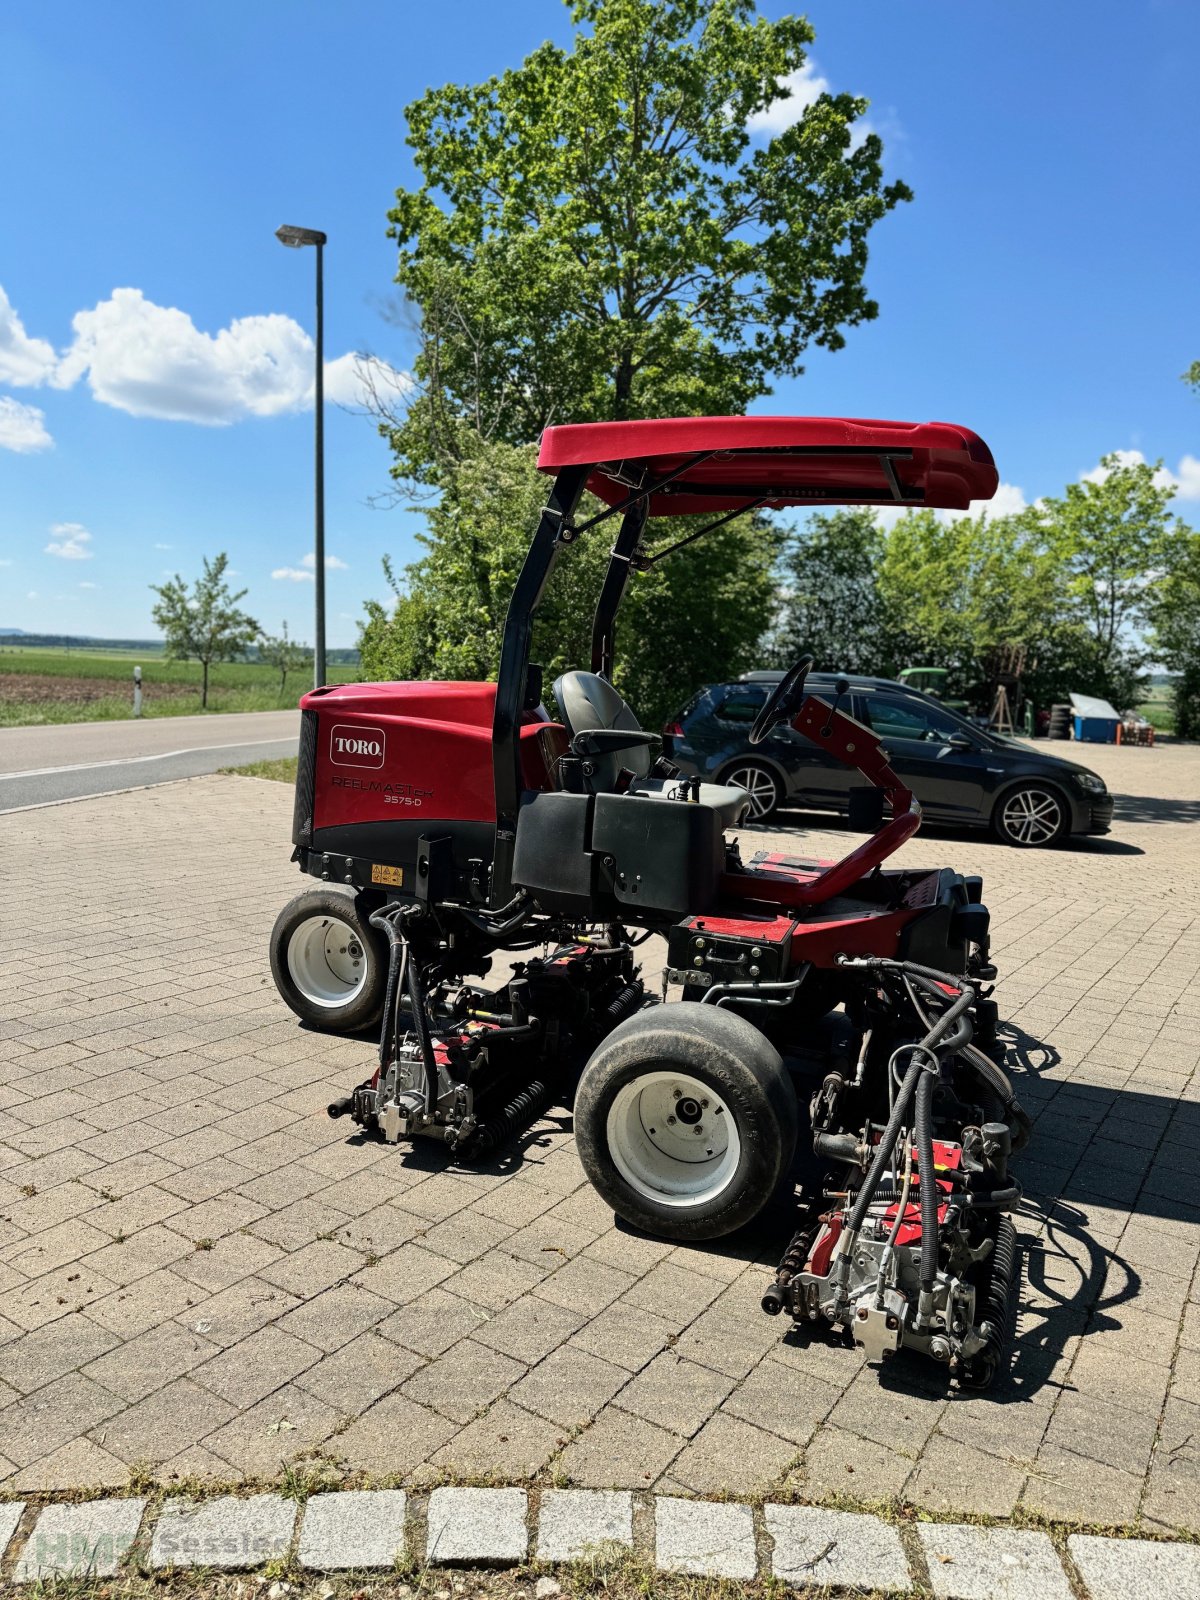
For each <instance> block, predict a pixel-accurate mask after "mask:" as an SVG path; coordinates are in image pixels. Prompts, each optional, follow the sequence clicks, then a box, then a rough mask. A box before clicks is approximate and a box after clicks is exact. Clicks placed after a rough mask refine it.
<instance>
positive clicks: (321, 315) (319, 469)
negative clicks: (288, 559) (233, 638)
mask: <svg viewBox="0 0 1200 1600" xmlns="http://www.w3.org/2000/svg"><path fill="white" fill-rule="evenodd" d="M275 237H276V238H277V239H278V240H279V242H280V244H286V245H287V246H288V248H289V249H291V250H301V249H303V247H304V246H305V245H306V244H315V245H316V247H317V328H316V345H317V371H316V392H315V394H314V396H313V409H314V413H315V416H316V429H315V434H314V445H315V451H316V464H315V469H314V475H315V483H316V528H315V535H314V540H313V546H314V548H313V560H314V561H315V562H316V566H315V569H314V571H313V578H314V580H315V585H314V586H315V588H316V604H317V625H316V643H315V644H314V646H313V687H314V688H317V689H320V688H321V687H322V686H323V685H324V682H325V235H324V234H323V233H321V232H320V231H319V230H318V229H316V228H293V227H292V226H291V225H290V224H289V223H286V222H285V223H284V225H283V227H282V228H276V230H275Z"/></svg>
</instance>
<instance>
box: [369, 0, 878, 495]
mask: <svg viewBox="0 0 1200 1600" xmlns="http://www.w3.org/2000/svg"><path fill="white" fill-rule="evenodd" d="M570 11H571V16H572V20H573V22H574V23H575V26H576V33H575V37H574V40H573V43H572V46H571V48H570V49H567V50H564V49H561V48H559V47H558V46H557V45H554V44H549V43H547V44H544V45H542V46H540V47H539V48H538V49H537V50H535V51H534V52H533V53H532V54H531V55H530V56H528V57H527V58H526V60H525V61H524V62H523V63H522V65H521V66H520V67H517V68H514V69H512V70H509V71H506V72H504V73H502V74H501V75H499V76H498V77H492V78H489V79H487V80H486V81H485V82H483V83H479V84H469V85H456V84H451V85H447V86H446V87H444V88H439V89H431V90H429V91H428V92H427V93H426V94H425V95H423V96H422V97H421V98H420V99H419V100H417V101H415V102H414V103H413V104H412V105H410V106H409V107H408V108H407V113H406V114H407V117H408V123H409V138H408V143H409V145H410V147H411V148H412V151H413V159H414V162H415V165H416V167H417V170H418V172H419V173H420V176H421V181H420V183H419V185H418V186H417V187H415V188H413V189H401V190H398V191H397V197H396V204H395V206H394V208H393V209H392V211H391V212H390V214H389V216H390V221H391V233H392V235H393V237H395V238H396V240H397V241H398V243H399V247H400V249H399V262H398V270H397V282H398V283H399V284H400V285H401V286H402V288H403V290H404V291H405V293H406V295H407V296H408V298H409V300H410V302H411V303H412V304H413V305H414V306H415V308H416V309H417V311H418V312H419V314H420V316H421V319H422V346H421V351H420V355H419V357H418V360H417V362H416V364H415V370H416V377H417V380H418V382H417V386H416V388H415V389H414V390H413V391H412V392H411V393H410V395H409V396H408V397H407V403H406V404H405V405H404V406H403V407H402V409H401V411H400V412H399V414H394V415H391V416H387V415H385V416H384V417H383V419H382V421H383V426H384V430H385V431H386V432H387V433H388V435H389V436H390V438H391V442H392V445H393V448H394V450H395V453H396V460H395V464H394V467H393V471H394V473H395V475H396V476H397V477H398V478H402V479H407V480H417V481H420V482H424V483H437V482H438V481H439V480H440V476H441V475H442V474H443V472H444V471H445V464H446V463H447V462H448V461H453V460H456V459H457V458H458V456H459V455H460V453H461V439H462V432H461V430H462V429H463V427H464V426H466V427H467V428H468V429H469V430H470V431H471V432H473V433H475V434H476V435H478V436H479V437H482V438H484V439H499V440H505V441H507V442H510V443H518V444H519V443H527V442H530V441H532V440H534V439H536V438H537V436H538V434H539V433H540V431H541V429H542V428H543V427H544V426H545V425H546V424H547V423H548V422H551V421H558V422H563V421H572V422H583V421H591V420H606V419H613V418H622V417H636V416H653V415H656V414H658V415H688V414H693V415H695V414H702V413H704V412H710V413H724V412H741V411H743V410H744V409H745V408H746V406H747V405H748V403H749V402H750V401H751V400H753V399H754V398H756V397H757V396H760V395H763V394H767V393H769V392H770V382H771V378H772V376H773V375H774V374H777V373H785V374H796V373H798V372H801V371H802V370H803V366H802V358H803V356H804V353H805V351H806V350H807V349H808V347H809V346H810V345H813V344H816V345H820V346H824V347H826V348H828V349H837V348H839V347H840V346H841V345H842V344H843V343H844V339H845V335H844V332H843V330H844V329H845V328H848V327H852V326H854V325H855V324H857V323H860V322H863V321H866V320H869V319H870V318H872V317H874V316H875V315H876V314H877V307H876V304H875V302H874V301H873V300H872V299H871V298H870V296H869V295H868V293H867V290H866V287H865V284H864V274H865V270H866V265H867V238H868V234H869V232H870V230H871V228H872V227H873V226H874V224H875V223H876V222H878V221H879V220H880V218H882V217H883V216H884V215H885V214H886V212H888V211H889V210H890V209H891V208H892V207H894V206H895V205H897V204H898V203H899V202H900V201H902V200H906V199H908V198H910V192H909V190H908V188H907V186H906V185H905V184H903V183H900V182H895V183H888V184H885V183H884V181H883V171H882V145H881V142H880V139H879V137H878V135H877V134H875V133H870V132H866V133H862V132H861V130H856V128H855V123H856V122H857V121H858V119H859V118H861V117H862V115H863V113H864V111H865V110H866V105H867V102H866V101H865V100H862V99H860V98H858V97H856V96H853V95H849V94H841V95H831V94H827V93H825V94H821V95H819V96H817V97H816V99H815V100H814V101H813V103H811V104H809V105H807V106H806V107H805V108H804V109H803V111H802V112H801V113H800V114H799V115H798V116H797V117H796V119H795V120H794V121H793V122H791V124H790V125H789V126H787V127H786V128H784V129H783V130H782V131H781V132H778V133H776V134H775V135H774V136H773V137H766V136H763V137H761V138H758V129H756V127H755V126H753V125H752V119H753V118H755V116H756V115H758V114H760V113H764V112H767V111H769V109H770V108H771V107H772V106H773V105H775V104H776V102H778V101H780V100H784V99H786V98H787V97H788V95H789V94H790V93H791V90H790V88H789V86H788V84H787V83H786V82H785V81H784V80H786V79H788V78H789V76H791V75H799V74H800V73H801V69H802V68H803V66H804V63H805V61H806V54H805V48H806V46H807V45H808V44H809V43H810V41H811V39H812V37H813V33H812V29H811V27H810V26H809V24H808V22H807V21H806V20H805V19H804V18H803V17H799V16H785V17H783V18H781V19H779V20H778V21H774V22H772V21H768V20H767V19H765V18H760V17H758V16H756V14H755V10H754V4H753V0H570ZM793 81H795V82H799V81H800V79H799V76H797V77H796V78H794V79H793ZM756 139H757V142H756Z"/></svg>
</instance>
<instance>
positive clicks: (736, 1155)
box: [607, 1072, 742, 1209]
mask: <svg viewBox="0 0 1200 1600" xmlns="http://www.w3.org/2000/svg"><path fill="white" fill-rule="evenodd" d="M607 1134H608V1150H609V1154H610V1155H611V1156H612V1159H613V1165H614V1166H615V1167H616V1169H617V1171H618V1172H619V1173H620V1174H621V1176H622V1177H623V1178H624V1179H625V1182H626V1183H627V1184H628V1185H629V1186H630V1188H631V1189H633V1190H634V1191H635V1192H636V1193H637V1194H639V1195H641V1197H642V1198H643V1199H644V1200H654V1201H656V1202H657V1203H658V1204H659V1205H664V1206H673V1207H676V1208H680V1209H682V1208H684V1207H688V1206H700V1205H704V1204H705V1203H706V1202H708V1201H710V1200H715V1199H716V1198H717V1196H718V1195H719V1194H721V1193H722V1191H723V1190H724V1189H726V1188H728V1186H729V1184H730V1183H731V1182H732V1181H733V1176H734V1174H735V1173H736V1172H737V1169H738V1162H739V1161H740V1160H741V1154H742V1141H741V1139H740V1138H739V1137H738V1130H737V1124H736V1122H735V1121H734V1119H733V1116H732V1115H731V1113H730V1110H729V1107H728V1106H727V1105H726V1104H725V1102H724V1101H723V1100H722V1099H721V1098H720V1096H719V1095H716V1094H714V1093H713V1091H712V1089H711V1088H709V1086H708V1084H706V1083H701V1082H700V1080H699V1079H698V1078H693V1077H690V1076H689V1075H688V1074H687V1073H686V1072H644V1073H643V1074H642V1075H641V1077H639V1078H635V1079H634V1080H633V1081H632V1082H631V1083H627V1084H626V1085H625V1087H624V1088H623V1089H621V1090H620V1091H619V1093H618V1094H617V1096H616V1098H615V1099H614V1101H613V1103H612V1106H611V1107H610V1109H609V1113H608V1125H607Z"/></svg>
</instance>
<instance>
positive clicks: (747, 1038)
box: [575, 1003, 798, 1241]
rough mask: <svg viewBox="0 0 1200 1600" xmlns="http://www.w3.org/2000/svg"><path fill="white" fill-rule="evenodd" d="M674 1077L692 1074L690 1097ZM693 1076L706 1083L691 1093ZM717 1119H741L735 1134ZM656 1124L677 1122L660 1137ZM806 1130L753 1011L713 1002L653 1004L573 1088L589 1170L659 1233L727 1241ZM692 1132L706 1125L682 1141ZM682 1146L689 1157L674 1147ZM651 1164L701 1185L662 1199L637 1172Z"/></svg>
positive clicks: (766, 1196)
mask: <svg viewBox="0 0 1200 1600" xmlns="http://www.w3.org/2000/svg"><path fill="white" fill-rule="evenodd" d="M674 1075H679V1077H680V1078H681V1079H683V1080H685V1084H684V1088H683V1093H682V1095H680V1094H679V1093H677V1089H678V1087H679V1086H677V1085H672V1084H671V1083H670V1078H671V1077H672V1076H674ZM687 1080H690V1084H691V1086H692V1087H696V1086H699V1088H698V1089H697V1092H696V1094H695V1096H694V1097H693V1095H691V1094H689V1093H687V1092H686V1090H687V1082H686V1081H687ZM704 1088H707V1089H708V1090H709V1091H711V1095H710V1096H705V1095H703V1094H702V1090H703V1089H704ZM672 1097H674V1098H672ZM656 1100H660V1101H661V1102H662V1103H663V1104H664V1105H674V1106H676V1107H678V1108H680V1109H679V1116H678V1120H677V1119H676V1118H675V1117H674V1116H668V1117H666V1118H665V1119H659V1118H658V1117H657V1116H656V1112H655V1110H654V1109H653V1102H654V1101H656ZM647 1107H650V1108H651V1109H649V1110H647V1109H646V1108H647ZM691 1107H695V1108H696V1116H695V1119H694V1120H692V1117H691V1111H690V1109H689V1108H691ZM717 1107H720V1108H721V1109H720V1110H719V1111H718V1110H717V1109H716V1108H717ZM705 1108H707V1109H705ZM685 1113H686V1114H685ZM720 1116H725V1117H726V1118H731V1119H732V1123H733V1131H732V1133H729V1132H724V1131H723V1130H725V1129H727V1128H728V1126H729V1124H728V1122H723V1123H722V1122H718V1118H719V1117H720ZM648 1117H653V1118H654V1119H655V1120H654V1121H653V1122H650V1121H648V1120H647V1118H648ZM706 1117H707V1118H708V1119H709V1120H708V1121H707V1123H706V1120H705V1118H706ZM659 1120H663V1121H667V1122H671V1123H673V1124H674V1127H673V1129H672V1130H671V1131H670V1132H668V1131H667V1129H666V1128H664V1129H663V1130H662V1132H661V1133H660V1132H659V1130H658V1127H657V1122H658V1121H659ZM797 1127H798V1110H797V1105H796V1093H795V1090H794V1089H793V1087H792V1083H791V1080H790V1079H789V1077H788V1074H787V1071H786V1069H785V1067H784V1065H783V1061H782V1059H781V1058H780V1055H779V1052H778V1051H777V1050H776V1049H775V1047H774V1045H772V1044H771V1043H770V1042H769V1041H768V1040H767V1039H765V1038H764V1037H763V1035H762V1034H761V1033H760V1032H759V1030H758V1029H757V1028H756V1027H755V1026H754V1025H753V1024H752V1023H750V1022H747V1021H746V1019H745V1018H744V1017H739V1016H736V1015H735V1014H734V1013H733V1012H731V1011H725V1010H721V1009H719V1008H718V1007H716V1006H706V1005H698V1004H692V1005H685V1004H682V1003H679V1004H675V1005H669V1006H654V1007H652V1008H651V1009H649V1010H646V1011H641V1012H639V1013H638V1014H637V1016H634V1017H630V1018H629V1019H628V1021H626V1022H623V1023H622V1024H621V1025H620V1027H618V1028H615V1029H614V1030H613V1032H612V1033H610V1034H609V1036H608V1038H607V1039H605V1040H604V1042H603V1043H602V1044H601V1045H600V1046H599V1048H598V1049H597V1050H596V1051H595V1052H594V1054H593V1055H592V1057H591V1059H590V1060H589V1062H588V1064H587V1066H586V1067H585V1068H584V1069H583V1075H582V1077H581V1078H580V1080H579V1088H578V1090H577V1091H576V1095H575V1142H576V1144H577V1145H578V1147H579V1156H580V1159H581V1161H582V1162H583V1167H584V1171H585V1172H586V1173H587V1175H588V1177H589V1178H590V1179H591V1181H592V1183H593V1185H594V1186H595V1188H596V1189H597V1191H598V1192H599V1193H600V1195H602V1196H603V1198H604V1199H605V1200H606V1201H607V1202H608V1204H609V1205H610V1206H611V1207H612V1208H613V1210H614V1211H615V1212H616V1213H617V1215H618V1216H619V1217H622V1218H623V1219H624V1220H625V1221H626V1222H628V1223H631V1224H632V1225H633V1226H634V1227H635V1228H639V1229H641V1230H642V1231H643V1232H645V1233H650V1234H654V1235H656V1236H657V1237H659V1238H662V1239H677V1240H684V1241H691V1240H701V1239H719V1238H721V1237H722V1236H723V1235H724V1234H727V1233H732V1232H733V1231H734V1229H735V1228H740V1227H742V1226H744V1224H746V1223H747V1222H749V1221H750V1220H751V1219H752V1218H753V1217H756V1216H757V1215H758V1213H759V1212H760V1211H761V1210H762V1209H763V1208H764V1207H765V1206H766V1205H767V1204H768V1203H769V1202H770V1200H771V1199H772V1198H773V1196H774V1194H775V1192H776V1190H777V1189H778V1187H779V1185H780V1183H781V1181H782V1180H783V1179H784V1178H785V1177H786V1176H787V1174H788V1172H789V1170H790V1167H791V1161H792V1156H793V1153H794V1151H795V1148H796V1133H797ZM686 1128H691V1129H692V1130H693V1132H694V1131H695V1130H697V1129H698V1130H700V1133H701V1142H700V1144H699V1145H691V1144H690V1143H686V1142H681V1141H686V1140H688V1139H690V1135H688V1134H685V1132H684V1130H685V1129H686ZM614 1131H615V1132H616V1135H617V1137H616V1144H615V1146H614V1143H613V1141H612V1140H611V1139H610V1133H612V1132H614ZM651 1135H653V1136H654V1137H653V1139H652V1138H651ZM734 1135H736V1146H735V1144H734ZM722 1138H723V1139H724V1140H725V1145H724V1148H723V1149H722V1148H721V1145H720V1140H721V1139H722ZM707 1139H711V1140H712V1141H713V1142H712V1145H711V1146H709V1145H708V1144H707V1143H706V1140H707ZM614 1149H615V1151H616V1155H615V1156H614ZM693 1149H695V1150H697V1151H698V1152H700V1151H702V1150H706V1151H707V1156H705V1155H704V1154H699V1153H698V1157H697V1158H696V1159H695V1160H694V1161H693V1159H692V1157H691V1154H690V1152H691V1150H693ZM677 1150H682V1151H683V1152H684V1155H683V1157H682V1158H677V1157H676V1156H675V1155H674V1154H673V1153H672V1152H673V1151H677ZM714 1151H715V1152H716V1155H715V1158H714V1159H713V1162H712V1164H711V1166H710V1165H709V1160H708V1158H709V1157H714ZM645 1161H649V1162H650V1164H651V1165H653V1163H655V1162H660V1163H661V1164H662V1166H663V1168H664V1169H666V1171H667V1176H666V1179H665V1182H666V1183H668V1184H669V1183H670V1182H672V1181H674V1175H675V1174H676V1173H681V1174H684V1175H685V1176H684V1177H683V1178H682V1179H681V1181H682V1182H695V1183H696V1184H697V1185H700V1186H701V1187H698V1188H697V1189H696V1190H695V1191H694V1193H690V1194H689V1193H677V1194H676V1195H675V1197H674V1199H673V1200H671V1199H668V1198H657V1197H656V1192H655V1183H654V1182H653V1181H651V1182H647V1181H645V1179H644V1178H643V1181H642V1182H641V1184H640V1186H639V1185H638V1183H637V1182H636V1177H635V1181H631V1173H633V1174H636V1173H637V1172H638V1171H639V1170H640V1171H641V1172H642V1173H643V1174H644V1172H645V1170H647V1169H646V1167H645V1166H644V1165H642V1163H644V1162H645ZM693 1165H694V1166H695V1168H696V1174H695V1179H694V1180H693V1178H692V1176H691V1173H690V1171H689V1168H690V1167H691V1166H693ZM702 1168H703V1169H704V1170H703V1171H701V1169H702ZM623 1169H624V1170H623ZM706 1177H707V1178H708V1180H709V1188H708V1190H707V1191H705V1190H704V1189H703V1187H702V1186H703V1184H704V1182H705V1179H706ZM667 1192H668V1191H667V1189H666V1188H665V1187H659V1188H658V1189H657V1194H661V1195H664V1196H665V1195H666V1194H667Z"/></svg>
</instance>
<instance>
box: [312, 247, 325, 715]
mask: <svg viewBox="0 0 1200 1600" xmlns="http://www.w3.org/2000/svg"><path fill="white" fill-rule="evenodd" d="M314 411H315V414H316V430H315V438H314V444H315V449H316V467H315V474H316V507H315V511H316V529H315V539H314V550H313V556H314V559H315V561H316V570H315V572H314V573H313V576H314V578H315V579H316V583H315V585H314V587H315V589H316V603H317V618H316V648H315V650H314V659H313V686H314V688H317V689H320V688H322V687H323V686H324V683H325V244H324V240H323V239H322V241H321V242H320V243H319V244H318V245H317V372H316V393H315V395H314Z"/></svg>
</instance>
